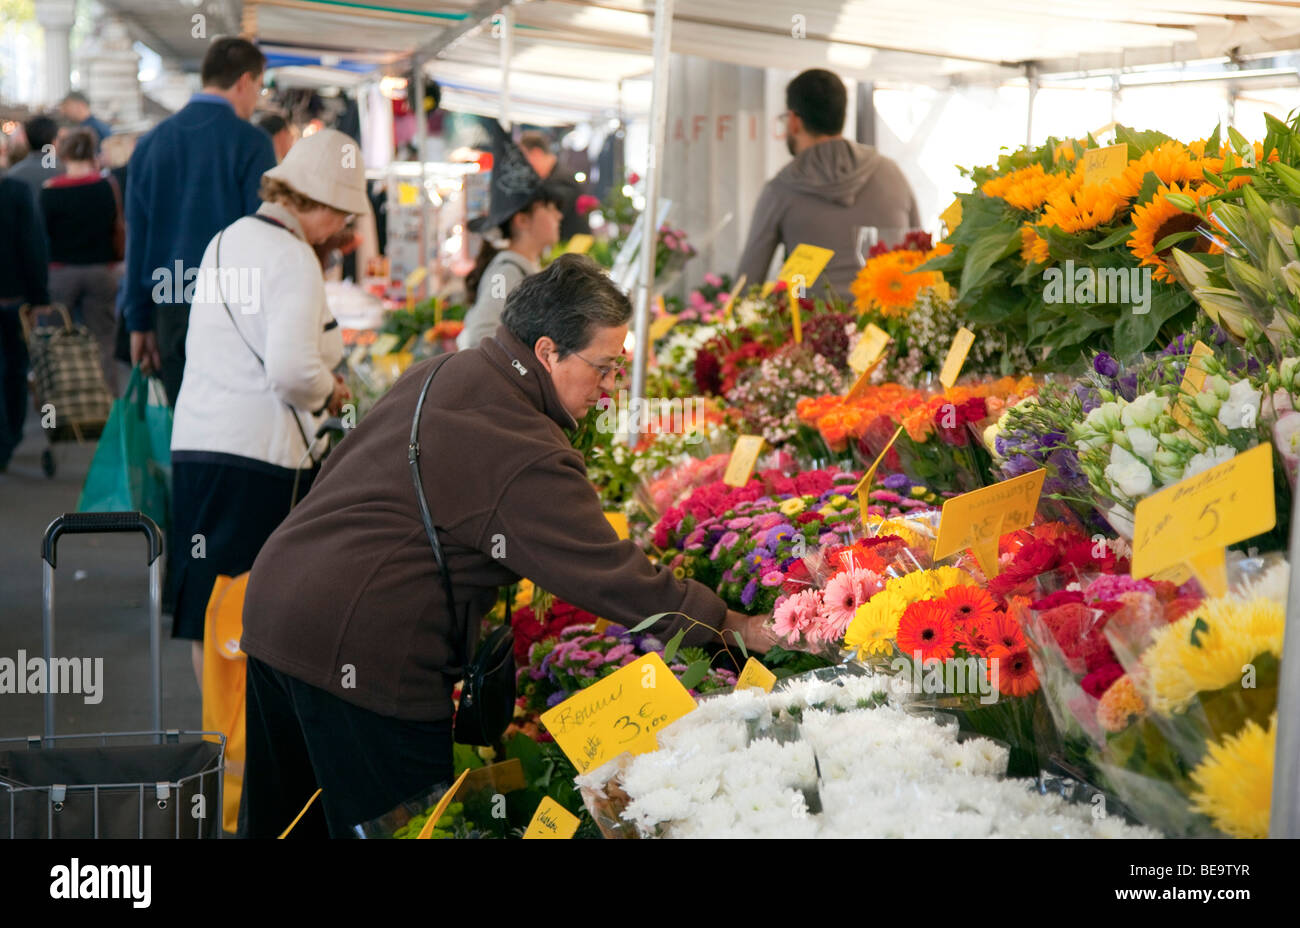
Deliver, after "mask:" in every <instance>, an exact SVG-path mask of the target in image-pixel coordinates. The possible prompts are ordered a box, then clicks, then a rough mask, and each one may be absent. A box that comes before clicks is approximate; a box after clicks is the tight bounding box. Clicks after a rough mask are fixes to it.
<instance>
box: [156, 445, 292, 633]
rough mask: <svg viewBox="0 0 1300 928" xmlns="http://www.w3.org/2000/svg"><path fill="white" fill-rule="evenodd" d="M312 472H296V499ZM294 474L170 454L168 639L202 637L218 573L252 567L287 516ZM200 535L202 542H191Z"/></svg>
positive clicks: (234, 459)
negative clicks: (170, 608)
mask: <svg viewBox="0 0 1300 928" xmlns="http://www.w3.org/2000/svg"><path fill="white" fill-rule="evenodd" d="M314 476H315V471H302V472H301V477H300V479H299V481H298V499H302V497H303V495H304V494H305V493H306V492H307V490H308V488H309V487H310V486H311V481H312V478H313V477H314ZM293 478H294V471H292V470H290V469H289V468H285V467H276V466H275V465H273V464H266V463H263V462H261V461H255V460H252V459H251V458H242V457H239V456H237V455H231V454H216V453H210V452H200V451H177V452H175V453H173V454H172V527H171V537H170V538H169V539H168V543H169V544H170V545H171V550H172V557H171V558H170V559H169V573H168V585H169V586H170V590H169V593H171V594H172V595H173V597H174V601H175V604H176V605H175V610H174V612H173V618H172V637H173V638H189V639H192V640H194V641H202V640H203V624H204V617H205V616H206V614H207V609H208V599H209V598H211V596H212V588H213V586H214V585H215V584H216V582H217V576H218V575H219V574H224V575H226V576H228V577H237V576H239V575H240V574H242V573H244V572H246V571H249V570H252V568H253V561H254V560H256V559H257V552H259V551H260V550H262V545H264V544H265V543H266V540H267V539H268V538H270V537H271V533H272V532H273V531H275V529H276V526H278V525H279V524H280V523H281V522H283V521H284V518H285V516H287V515H288V514H289V508H290V506H289V501H290V498H291V497H292V495H293ZM196 536H200V537H196Z"/></svg>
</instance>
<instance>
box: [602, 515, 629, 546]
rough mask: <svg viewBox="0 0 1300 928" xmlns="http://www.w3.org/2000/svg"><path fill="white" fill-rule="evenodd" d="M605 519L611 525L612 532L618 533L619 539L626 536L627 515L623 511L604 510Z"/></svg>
mask: <svg viewBox="0 0 1300 928" xmlns="http://www.w3.org/2000/svg"><path fill="white" fill-rule="evenodd" d="M605 519H606V521H608V522H609V524H610V525H611V526H613V528H614V533H615V534H616V535H618V537H619V538H620V539H625V538H627V537H628V530H627V515H626V514H625V513H622V512H616V511H612V510H606V512H605Z"/></svg>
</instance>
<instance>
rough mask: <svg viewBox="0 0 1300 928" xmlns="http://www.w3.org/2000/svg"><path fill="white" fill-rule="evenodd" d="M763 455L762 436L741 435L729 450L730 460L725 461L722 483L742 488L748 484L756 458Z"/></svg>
mask: <svg viewBox="0 0 1300 928" xmlns="http://www.w3.org/2000/svg"><path fill="white" fill-rule="evenodd" d="M762 453H763V436H762V435H741V436H740V437H739V438H737V439H736V444H735V446H734V447H733V448H732V449H731V458H730V460H728V461H727V470H726V473H724V474H723V475H722V482H723V483H725V484H726V485H727V486H729V487H743V486H744V485H745V484H747V483H749V478H750V475H751V474H753V473H754V466H755V465H756V464H758V456H759V455H760V454H762Z"/></svg>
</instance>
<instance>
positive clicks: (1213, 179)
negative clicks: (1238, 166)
mask: <svg viewBox="0 0 1300 928" xmlns="http://www.w3.org/2000/svg"><path fill="white" fill-rule="evenodd" d="M1201 174H1203V175H1204V176H1205V179H1206V180H1208V181H1209V182H1210V183H1212V184H1214V186H1216V187H1218V188H1219V189H1220V190H1227V189H1228V185H1227V184H1226V183H1224V180H1223V178H1222V177H1220V176H1219V175H1218V174H1215V173H1214V172H1213V171H1211V170H1210V169H1209V168H1202V169H1201Z"/></svg>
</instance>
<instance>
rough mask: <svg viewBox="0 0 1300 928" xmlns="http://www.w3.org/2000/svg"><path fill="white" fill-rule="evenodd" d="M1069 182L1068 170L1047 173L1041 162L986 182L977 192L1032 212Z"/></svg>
mask: <svg viewBox="0 0 1300 928" xmlns="http://www.w3.org/2000/svg"><path fill="white" fill-rule="evenodd" d="M1071 183H1072V181H1071V176H1070V174H1069V173H1068V172H1066V173H1048V172H1047V171H1045V170H1043V166H1042V165H1041V164H1031V165H1030V166H1029V167H1027V168H1021V169H1020V170H1018V171H1012V172H1011V173H1010V174H1005V175H1003V176H1002V177H995V178H993V179H992V180H989V181H985V183H984V185H983V186H981V187H980V191H981V192H982V193H983V194H984V195H985V196H990V197H1000V198H1002V199H1003V200H1005V201H1006V202H1007V204H1008V205H1009V206H1013V207H1015V208H1016V209H1021V210H1024V211H1026V212H1032V211H1033V210H1036V209H1038V208H1039V207H1040V206H1042V205H1043V204H1044V203H1046V202H1047V201H1048V199H1049V198H1050V197H1052V196H1054V195H1056V194H1057V193H1059V192H1060V191H1061V189H1062V187H1063V186H1068V185H1069V184H1071Z"/></svg>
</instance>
